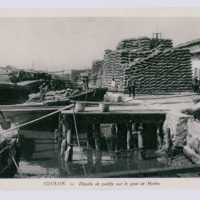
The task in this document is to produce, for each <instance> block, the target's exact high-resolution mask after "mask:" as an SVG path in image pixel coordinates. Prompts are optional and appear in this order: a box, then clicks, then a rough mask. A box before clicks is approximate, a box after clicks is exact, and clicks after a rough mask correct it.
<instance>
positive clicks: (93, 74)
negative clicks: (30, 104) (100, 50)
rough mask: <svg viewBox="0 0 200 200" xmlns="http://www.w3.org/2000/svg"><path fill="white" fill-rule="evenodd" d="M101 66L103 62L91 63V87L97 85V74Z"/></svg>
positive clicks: (95, 61)
mask: <svg viewBox="0 0 200 200" xmlns="http://www.w3.org/2000/svg"><path fill="white" fill-rule="evenodd" d="M102 65H103V60H94V61H93V62H92V70H91V77H90V78H91V84H92V85H93V86H96V85H97V81H98V77H97V76H98V72H99V71H100V69H101V68H102Z"/></svg>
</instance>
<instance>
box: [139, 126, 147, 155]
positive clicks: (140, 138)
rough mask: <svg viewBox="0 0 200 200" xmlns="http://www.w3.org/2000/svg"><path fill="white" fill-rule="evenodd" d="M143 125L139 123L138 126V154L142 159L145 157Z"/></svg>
mask: <svg viewBox="0 0 200 200" xmlns="http://www.w3.org/2000/svg"><path fill="white" fill-rule="evenodd" d="M143 129H144V127H143V124H142V123H140V126H139V128H138V148H139V149H140V150H139V154H140V156H141V158H144V157H145V151H144V149H143V148H144V144H143Z"/></svg>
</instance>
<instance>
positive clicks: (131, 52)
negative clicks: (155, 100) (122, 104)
mask: <svg viewBox="0 0 200 200" xmlns="http://www.w3.org/2000/svg"><path fill="white" fill-rule="evenodd" d="M172 46H173V43H172V40H169V39H150V38H147V37H140V38H138V39H136V38H131V39H126V40H122V41H121V42H119V44H118V45H117V47H116V50H110V49H107V50H105V53H104V59H103V64H102V67H100V69H99V70H98V72H97V83H96V84H97V86H100V87H108V88H111V81H112V78H114V79H115V81H116V83H117V85H118V89H119V90H122V91H126V90H127V87H126V84H127V80H128V79H130V78H131V79H135V80H136V84H137V87H136V90H137V92H139V93H161V92H181V91H191V86H192V70H191V61H190V52H189V50H185V49H177V48H176V49H173V48H172Z"/></svg>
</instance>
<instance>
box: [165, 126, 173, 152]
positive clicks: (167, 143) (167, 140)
mask: <svg viewBox="0 0 200 200" xmlns="http://www.w3.org/2000/svg"><path fill="white" fill-rule="evenodd" d="M171 148H172V139H171V131H170V128H167V129H166V134H165V151H166V152H167V153H170V150H171Z"/></svg>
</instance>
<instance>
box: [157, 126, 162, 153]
mask: <svg viewBox="0 0 200 200" xmlns="http://www.w3.org/2000/svg"><path fill="white" fill-rule="evenodd" d="M161 134H162V124H161V123H159V124H157V130H156V135H157V149H161V148H162V138H161Z"/></svg>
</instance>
